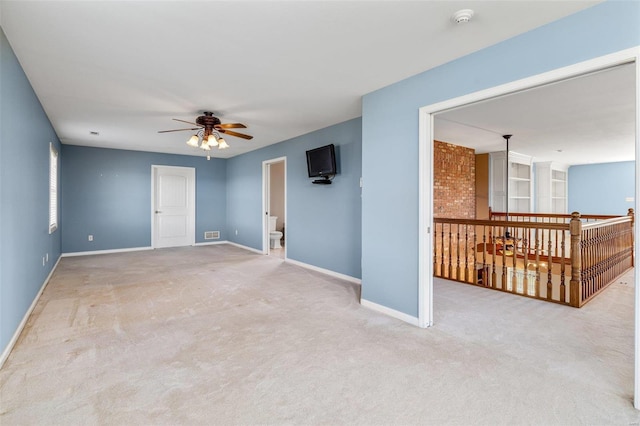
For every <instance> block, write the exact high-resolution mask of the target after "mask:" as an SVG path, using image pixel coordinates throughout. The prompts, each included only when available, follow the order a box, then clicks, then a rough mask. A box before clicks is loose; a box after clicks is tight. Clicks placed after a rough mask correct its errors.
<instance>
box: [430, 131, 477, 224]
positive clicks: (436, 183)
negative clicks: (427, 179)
mask: <svg viewBox="0 0 640 426" xmlns="http://www.w3.org/2000/svg"><path fill="white" fill-rule="evenodd" d="M475 161H476V159H475V151H474V150H473V149H470V148H465V147H462V146H457V145H452V144H450V143H446V142H440V141H433V215H434V216H435V217H448V218H457V219H474V218H475V214H476V181H475V175H476V163H475Z"/></svg>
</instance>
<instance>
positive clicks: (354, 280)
mask: <svg viewBox="0 0 640 426" xmlns="http://www.w3.org/2000/svg"><path fill="white" fill-rule="evenodd" d="M284 261H285V262H286V263H291V264H292V265H296V266H301V267H303V268H305V269H310V270H312V271H316V272H320V273H321V274H325V275H329V276H331V277H334V278H339V279H341V280H345V281H349V282H350V283H354V284H362V280H361V279H360V278H356V277H352V276H351V275H346V274H341V273H340V272H335V271H332V270H330V269H325V268H320V267H319V266H314V265H310V264H308V263H304V262H300V261H299V260H293V259H285V260H284Z"/></svg>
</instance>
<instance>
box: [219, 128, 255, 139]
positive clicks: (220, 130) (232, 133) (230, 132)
mask: <svg viewBox="0 0 640 426" xmlns="http://www.w3.org/2000/svg"><path fill="white" fill-rule="evenodd" d="M218 131H219V132H220V133H224V134H225V135H229V136H235V137H237V138H242V139H253V136H249V135H245V134H244V133H238V132H234V131H233V130H226V129H218Z"/></svg>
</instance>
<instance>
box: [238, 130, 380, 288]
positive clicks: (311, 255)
mask: <svg viewBox="0 0 640 426" xmlns="http://www.w3.org/2000/svg"><path fill="white" fill-rule="evenodd" d="M361 126H362V122H361V119H360V118H357V119H353V120H350V121H346V122H344V123H341V124H337V125H335V126H331V127H327V128H325V129H322V130H318V131H315V132H312V133H308V134H306V135H303V136H300V137H297V138H294V139H290V140H288V141H285V142H281V143H279V144H276V145H271V146H269V147H266V148H263V149H260V150H256V151H252V152H249V153H247V154H244V155H240V156H238V157H234V158H231V159H229V160H228V163H227V223H228V228H227V236H228V239H229V240H231V241H234V242H237V243H239V244H242V245H245V246H248V247H252V248H255V249H258V250H262V217H263V216H262V215H263V212H262V162H263V161H265V160H270V159H274V158H278V157H287V171H286V177H287V218H286V223H285V226H286V228H285V232H286V241H287V256H288V257H289V258H290V259H293V260H298V261H300V262H304V263H307V264H311V265H314V266H318V267H320V268H325V269H329V270H332V271H335V272H339V273H341V274H345V275H349V276H352V277H357V278H360V276H361V269H360V257H361V246H360V241H361V221H360V218H361V202H360V192H361V191H360V176H361V170H362V169H361V155H362V133H361V128H362V127H361ZM329 143H333V144H334V145H335V146H336V157H337V158H336V161H337V167H338V174H337V175H336V177H335V178H334V180H333V184H331V185H314V184H312V183H311V179H309V178H308V176H307V163H306V154H305V151H306V150H309V149H312V148H317V147H319V146H323V145H327V144H329ZM385 226H389V222H388V221H386V222H385ZM236 229H237V230H238V235H237V236H236V235H235V230H236Z"/></svg>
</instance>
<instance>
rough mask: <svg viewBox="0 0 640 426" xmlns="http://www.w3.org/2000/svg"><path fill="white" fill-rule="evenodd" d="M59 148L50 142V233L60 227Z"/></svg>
mask: <svg viewBox="0 0 640 426" xmlns="http://www.w3.org/2000/svg"><path fill="white" fill-rule="evenodd" d="M58 164H59V160H58V150H57V149H56V148H55V147H54V146H53V143H51V142H50V143H49V234H53V233H54V231H55V230H56V229H58V186H59V185H58Z"/></svg>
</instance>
